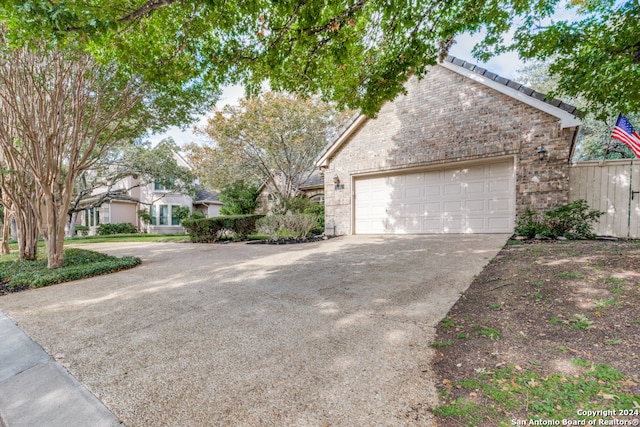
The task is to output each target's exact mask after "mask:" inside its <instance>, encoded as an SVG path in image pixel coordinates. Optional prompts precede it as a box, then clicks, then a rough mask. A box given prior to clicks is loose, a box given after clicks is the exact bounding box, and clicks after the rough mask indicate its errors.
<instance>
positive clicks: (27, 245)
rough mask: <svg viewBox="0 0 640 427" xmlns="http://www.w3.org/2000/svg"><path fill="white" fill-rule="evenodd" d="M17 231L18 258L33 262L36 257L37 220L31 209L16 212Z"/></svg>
mask: <svg viewBox="0 0 640 427" xmlns="http://www.w3.org/2000/svg"><path fill="white" fill-rule="evenodd" d="M16 214H17V215H16V216H17V218H16V228H17V229H18V258H19V259H21V260H24V261H35V260H36V257H37V255H38V235H39V233H38V220H37V218H36V215H35V213H34V212H33V210H31V209H25V210H22V211H20V212H16Z"/></svg>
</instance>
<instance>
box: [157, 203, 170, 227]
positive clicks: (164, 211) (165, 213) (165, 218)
mask: <svg viewBox="0 0 640 427" xmlns="http://www.w3.org/2000/svg"><path fill="white" fill-rule="evenodd" d="M159 208H160V221H159V222H158V225H169V206H168V205H160V206H159Z"/></svg>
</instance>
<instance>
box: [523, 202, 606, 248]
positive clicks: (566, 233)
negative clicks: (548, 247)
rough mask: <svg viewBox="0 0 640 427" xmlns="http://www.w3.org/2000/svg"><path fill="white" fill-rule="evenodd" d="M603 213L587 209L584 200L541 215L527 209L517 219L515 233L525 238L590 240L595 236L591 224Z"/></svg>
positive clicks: (587, 206)
mask: <svg viewBox="0 0 640 427" xmlns="http://www.w3.org/2000/svg"><path fill="white" fill-rule="evenodd" d="M603 214H604V212H601V211H598V210H596V209H589V205H588V204H587V202H586V201H585V200H576V201H574V202H571V203H568V204H566V205H561V206H558V207H556V208H553V209H551V210H549V211H547V212H544V213H543V214H539V213H537V212H535V211H534V210H532V209H530V208H527V210H526V211H525V212H524V214H523V215H522V216H521V217H520V218H518V222H517V224H516V228H515V233H516V234H517V235H518V236H526V237H530V238H531V237H536V236H544V237H553V238H556V237H560V236H563V237H566V238H568V239H591V238H593V237H594V236H595V235H594V233H593V231H592V227H593V224H594V223H595V222H596V221H598V219H599V218H600V216H601V215H603Z"/></svg>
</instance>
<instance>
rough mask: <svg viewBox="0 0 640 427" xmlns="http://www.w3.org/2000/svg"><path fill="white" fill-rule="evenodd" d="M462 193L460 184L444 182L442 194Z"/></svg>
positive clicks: (454, 194)
mask: <svg viewBox="0 0 640 427" xmlns="http://www.w3.org/2000/svg"><path fill="white" fill-rule="evenodd" d="M461 193H462V187H461V186H460V184H445V186H444V196H459V195H460V194H461Z"/></svg>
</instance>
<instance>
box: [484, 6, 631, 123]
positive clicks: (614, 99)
mask: <svg viewBox="0 0 640 427" xmlns="http://www.w3.org/2000/svg"><path fill="white" fill-rule="evenodd" d="M524 3H529V2H527V1H526V2H524ZM515 4H516V2H514V5H515ZM538 4H539V5H540V11H539V13H537V14H532V15H531V16H526V15H523V16H525V17H524V18H522V19H521V20H519V27H518V28H517V30H516V31H515V35H514V37H513V42H512V43H510V44H504V43H503V42H502V40H501V39H499V38H497V37H494V38H491V37H488V38H487V39H485V41H484V42H483V43H482V44H480V45H479V46H476V49H475V53H476V54H477V55H478V57H480V58H485V59H486V58H488V57H490V56H491V55H493V54H495V53H499V52H503V51H505V50H513V51H516V52H518V54H519V55H520V57H521V58H522V59H525V60H531V59H537V60H544V59H547V60H549V61H550V64H549V69H548V70H549V73H550V74H551V75H553V76H555V77H556V78H557V90H558V91H559V92H560V93H563V94H567V95H570V96H574V97H580V99H581V100H582V109H583V111H585V112H588V113H591V114H594V115H595V116H596V117H597V118H598V119H600V120H606V119H607V118H608V117H609V116H611V115H617V113H619V112H620V113H623V114H629V113H633V112H638V111H640V96H638V95H639V94H640V3H639V2H638V1H637V0H628V1H613V0H588V1H587V0H572V1H571V2H570V3H569V7H571V8H572V10H574V11H575V14H576V15H575V19H573V20H571V21H569V20H564V21H558V22H546V21H543V20H542V19H543V18H548V17H549V16H551V13H552V12H553V11H554V7H556V6H557V5H558V4H561V3H560V2H558V1H544V2H538Z"/></svg>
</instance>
